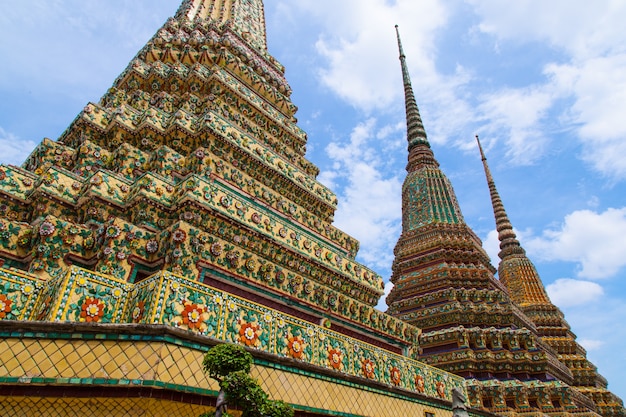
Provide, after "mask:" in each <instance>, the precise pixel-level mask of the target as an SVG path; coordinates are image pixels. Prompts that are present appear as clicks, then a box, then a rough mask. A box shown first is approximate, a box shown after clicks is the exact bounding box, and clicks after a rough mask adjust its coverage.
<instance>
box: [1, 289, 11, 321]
mask: <svg viewBox="0 0 626 417" xmlns="http://www.w3.org/2000/svg"><path fill="white" fill-rule="evenodd" d="M12 303H13V300H10V299H8V298H7V296H6V295H4V294H0V319H3V318H5V317H6V316H7V314H9V313H10V312H11V304H12Z"/></svg>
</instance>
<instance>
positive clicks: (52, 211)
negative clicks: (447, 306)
mask: <svg viewBox="0 0 626 417" xmlns="http://www.w3.org/2000/svg"><path fill="white" fill-rule="evenodd" d="M283 72H284V69H283V67H282V66H281V65H280V64H279V63H278V62H277V61H276V60H275V59H274V58H273V57H272V56H271V55H269V54H268V52H267V50H266V39H265V22H264V10H263V3H262V1H261V0H186V1H184V2H183V4H182V6H181V7H180V8H179V10H178V12H177V13H176V15H175V17H174V18H171V19H169V20H168V21H167V23H166V24H165V25H164V26H163V27H162V28H161V29H160V30H159V31H158V32H157V34H156V35H155V36H154V37H153V38H152V39H151V40H150V41H149V42H148V43H147V45H146V46H145V47H144V48H143V49H142V50H141V51H140V52H139V53H138V54H137V56H136V58H135V59H133V61H132V62H131V63H130V64H129V66H128V68H127V69H126V70H125V71H124V72H123V73H122V74H121V75H120V76H119V77H118V78H117V80H115V82H114V84H113V86H112V87H111V88H110V89H109V90H108V91H107V93H106V94H105V95H104V96H103V97H102V99H101V100H100V101H99V102H98V103H89V104H88V105H87V106H85V108H84V110H83V111H82V112H81V113H80V114H79V115H78V116H77V117H76V119H75V120H74V121H73V122H72V123H71V125H70V126H69V127H68V129H67V130H66V131H65V132H64V133H63V134H62V136H61V137H60V138H58V140H56V141H52V140H49V139H45V140H44V141H43V142H42V143H41V144H40V145H39V146H38V147H37V148H36V149H35V151H34V152H33V153H32V154H31V155H30V156H29V157H28V159H27V160H26V161H25V162H24V164H23V166H22V167H21V168H20V167H15V166H1V167H0V200H1V205H0V261H1V262H2V268H0V325H1V327H0V333H1V334H2V337H1V338H0V414H2V415H57V414H58V415H61V414H62V415H85V414H88V415H94V416H100V415H106V416H113V415H119V416H126V415H142V416H143V415H146V416H147V415H150V416H152V415H167V416H190V415H198V414H200V413H201V412H205V411H210V410H211V407H212V406H213V405H214V404H215V397H216V395H217V389H218V387H217V386H216V385H215V383H214V382H211V381H210V380H209V379H208V378H207V377H206V375H204V373H203V371H202V369H201V360H202V356H203V354H204V352H205V351H206V350H207V349H208V347H210V346H211V345H213V344H215V343H219V342H233V343H239V344H242V345H245V346H246V347H248V348H249V349H250V350H251V351H252V352H253V353H254V355H255V366H254V368H253V370H252V374H253V376H255V377H256V378H258V379H259V380H260V382H261V385H262V386H263V388H264V389H265V391H266V392H268V393H269V395H270V396H271V397H272V398H273V399H282V400H284V401H287V402H288V403H291V404H292V405H293V406H294V407H295V409H296V412H297V415H307V416H314V415H345V416H347V415H367V416H392V415H403V414H406V415H423V414H424V412H426V411H428V412H430V413H433V415H434V414H435V413H436V414H437V415H438V416H449V415H451V402H450V401H451V399H452V389H453V388H458V389H459V390H460V391H461V392H462V393H463V392H465V388H464V381H463V379H462V378H460V377H458V376H455V375H452V374H449V373H448V372H445V371H442V370H439V369H436V368H433V367H430V366H428V365H424V364H423V363H421V362H418V361H417V360H415V359H414V358H411V357H410V355H409V353H410V352H413V351H415V350H416V347H415V343H416V341H417V336H418V333H419V330H418V328H416V327H414V326H412V325H410V324H407V323H406V322H404V321H401V320H400V319H397V318H394V317H392V316H389V315H386V314H383V313H381V312H379V311H377V310H375V309H374V308H373V306H374V305H375V304H376V303H377V301H378V299H379V298H380V296H381V295H382V293H383V283H382V279H381V278H380V277H379V276H378V275H377V274H375V273H374V272H373V271H371V270H369V269H368V268H366V267H365V266H363V265H360V264H359V263H358V262H356V261H355V255H356V252H357V249H358V242H356V241H355V240H354V239H353V238H351V237H350V236H347V235H346V234H345V233H343V232H342V231H340V230H338V229H336V228H335V227H333V226H332V220H333V214H334V211H335V208H336V204H337V201H336V198H335V196H334V195H333V193H332V192H331V191H330V190H329V189H327V188H326V187H325V186H323V185H321V184H320V183H319V182H317V181H316V175H317V173H318V169H317V168H316V167H315V166H314V165H313V164H312V163H311V162H309V161H307V160H306V159H305V158H304V153H305V145H306V135H305V133H304V132H303V131H302V130H301V129H300V128H299V127H298V126H297V125H296V120H295V118H294V113H295V112H296V107H295V106H294V104H293V103H292V102H291V101H290V98H289V97H290V93H291V90H290V87H289V85H288V84H287V82H286V80H285V77H284V74H283Z"/></svg>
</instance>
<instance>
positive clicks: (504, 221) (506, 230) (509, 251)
mask: <svg viewBox="0 0 626 417" xmlns="http://www.w3.org/2000/svg"><path fill="white" fill-rule="evenodd" d="M476 142H477V143H478V149H479V150H480V158H481V160H482V162H483V168H484V169H485V176H486V177H487V185H488V186H489V194H490V195H491V204H492V206H493V213H494V216H495V218H496V230H497V231H498V239H499V240H500V253H499V254H498V256H499V257H500V259H505V258H506V257H507V256H511V255H522V256H524V255H526V252H525V251H524V249H523V248H522V246H521V245H520V243H519V241H518V240H517V236H516V235H515V232H514V231H513V226H512V225H511V222H510V221H509V217H508V216H507V214H506V211H505V210H504V204H502V199H501V198H500V194H498V190H497V189H496V184H495V182H494V181H493V177H492V176H491V171H490V170H489V165H487V158H486V157H485V153H484V152H483V147H482V146H481V144H480V139H479V138H478V135H476Z"/></svg>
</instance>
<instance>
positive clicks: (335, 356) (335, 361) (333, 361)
mask: <svg viewBox="0 0 626 417" xmlns="http://www.w3.org/2000/svg"><path fill="white" fill-rule="evenodd" d="M342 360H343V352H342V351H341V350H339V349H329V350H328V362H330V366H331V367H333V369H341V361H342Z"/></svg>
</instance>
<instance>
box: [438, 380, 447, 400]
mask: <svg viewBox="0 0 626 417" xmlns="http://www.w3.org/2000/svg"><path fill="white" fill-rule="evenodd" d="M436 387H437V395H439V397H441V398H446V384H445V382H443V381H437V384H436Z"/></svg>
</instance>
